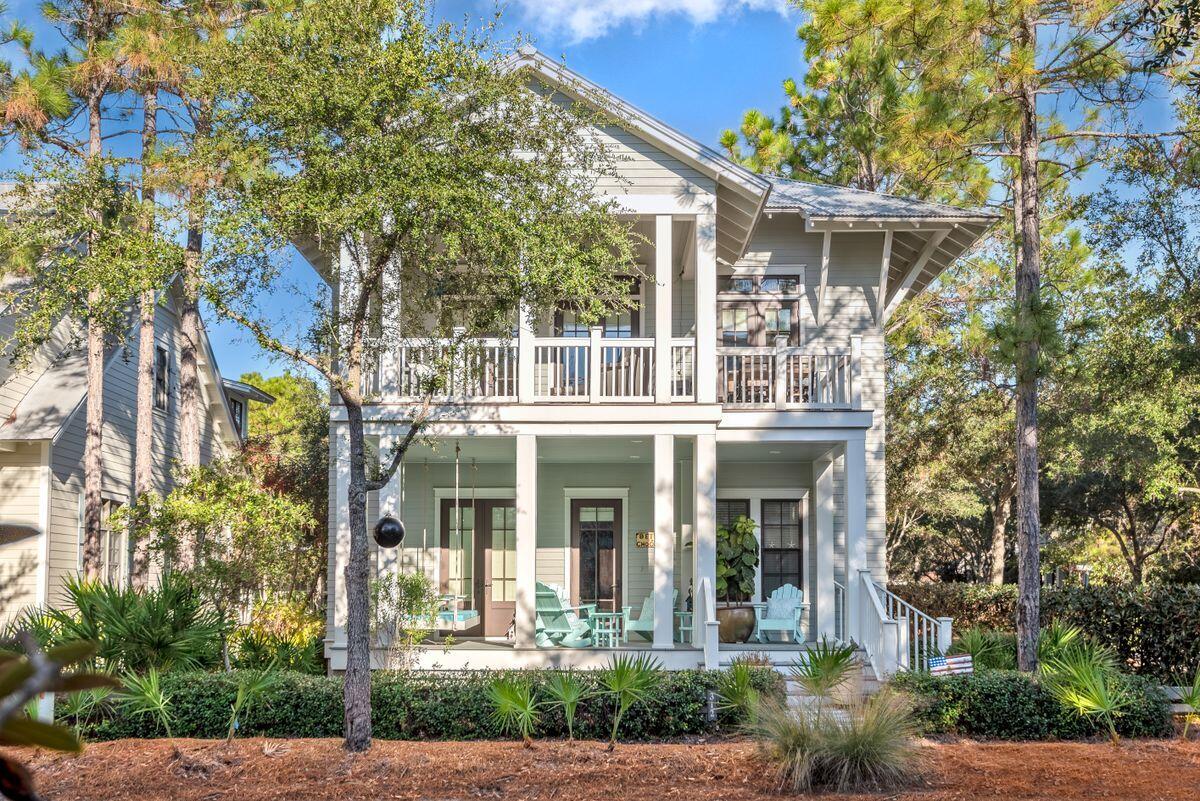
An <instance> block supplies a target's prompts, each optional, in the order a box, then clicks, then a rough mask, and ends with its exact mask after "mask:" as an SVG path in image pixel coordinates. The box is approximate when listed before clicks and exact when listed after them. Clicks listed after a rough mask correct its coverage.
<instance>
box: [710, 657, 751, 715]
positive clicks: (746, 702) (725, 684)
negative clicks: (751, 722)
mask: <svg viewBox="0 0 1200 801" xmlns="http://www.w3.org/2000/svg"><path fill="white" fill-rule="evenodd" d="M754 671H755V667H754V665H752V664H750V663H749V662H744V661H742V660H740V659H737V660H734V662H733V664H732V665H730V666H729V669H728V670H726V671H724V672H723V673H722V674H721V678H720V680H719V681H718V682H717V696H718V697H719V698H720V702H719V704H718V709H720V710H721V711H722V712H727V713H732V714H733V715H734V716H735V717H738V718H741V719H746V720H748V719H749V718H751V717H753V716H754V710H755V708H756V707H757V706H758V704H759V699H760V697H761V695H760V693H759V691H758V688H757V687H755V686H754Z"/></svg>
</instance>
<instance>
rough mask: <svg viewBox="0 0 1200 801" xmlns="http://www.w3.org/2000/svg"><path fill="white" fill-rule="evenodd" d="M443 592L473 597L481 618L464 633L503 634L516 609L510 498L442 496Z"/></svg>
mask: <svg viewBox="0 0 1200 801" xmlns="http://www.w3.org/2000/svg"><path fill="white" fill-rule="evenodd" d="M441 514H442V526H441V531H442V535H441V540H442V541H441V558H440V561H441V570H440V573H439V575H440V576H441V581H440V585H441V586H440V587H439V590H440V592H442V593H444V594H449V595H458V596H461V597H463V598H465V599H468V600H469V601H470V603H469V604H463V605H462V606H463V608H470V609H475V610H477V611H478V612H479V624H478V625H477V626H475V627H473V628H470V629H467V630H466V631H464V632H463V633H464V634H466V635H468V636H471V635H474V636H480V635H482V636H486V637H502V636H504V634H505V632H507V631H508V626H509V624H510V623H511V622H512V619H513V615H514V614H515V612H516V601H517V576H516V567H517V509H516V504H515V502H514V501H512V500H509V499H502V500H494V499H486V500H485V499H479V500H476V501H475V502H474V503H472V502H471V501H470V500H469V499H467V500H460V501H459V506H458V514H457V515H455V514H454V501H453V499H450V498H447V499H444V500H443V501H442V509H441Z"/></svg>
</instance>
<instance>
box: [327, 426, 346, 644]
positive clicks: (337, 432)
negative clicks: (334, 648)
mask: <svg viewBox="0 0 1200 801" xmlns="http://www.w3.org/2000/svg"><path fill="white" fill-rule="evenodd" d="M329 436H330V437H331V438H332V440H333V444H332V450H333V454H334V462H333V470H334V471H335V475H334V494H333V498H332V499H331V500H332V502H333V516H334V541H333V543H331V545H332V546H333V570H331V571H330V574H329V576H328V581H329V595H330V597H331V598H332V599H333V600H332V603H330V604H329V623H330V624H332V625H330V626H329V629H328V630H327V631H326V633H325V637H326V639H327V640H332V641H333V642H334V643H336V644H337V645H340V646H341V647H343V648H344V647H345V646H346V612H347V603H346V565H347V564H349V563H350V430H349V428H348V427H347V426H346V424H345V423H332V424H331V426H330V431H329Z"/></svg>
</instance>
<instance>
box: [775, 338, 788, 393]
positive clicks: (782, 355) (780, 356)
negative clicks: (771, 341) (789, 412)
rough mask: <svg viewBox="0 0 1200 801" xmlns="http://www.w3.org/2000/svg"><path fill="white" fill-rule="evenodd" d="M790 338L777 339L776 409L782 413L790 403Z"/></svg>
mask: <svg viewBox="0 0 1200 801" xmlns="http://www.w3.org/2000/svg"><path fill="white" fill-rule="evenodd" d="M787 367H788V338H787V337H785V336H783V335H782V334H781V335H779V336H777V337H775V381H774V384H775V386H774V387H772V389H773V390H774V392H775V408H776V409H779V410H780V411H782V410H784V409H786V408H787V403H788V380H787V379H788V376H787Z"/></svg>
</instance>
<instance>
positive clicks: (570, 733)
mask: <svg viewBox="0 0 1200 801" xmlns="http://www.w3.org/2000/svg"><path fill="white" fill-rule="evenodd" d="M546 694H547V695H549V696H550V698H551V701H552V702H553V703H554V705H556V706H561V707H562V711H563V717H564V718H565V719H566V721H567V739H568V740H574V739H575V710H577V709H578V708H579V704H580V702H581V701H583V700H584V699H585V698H587V697H588V696H589V695H591V693H590V691H589V690H588V689H587V688H586V687H584V686H583V682H581V681H580V680H579V677H578V676H576V675H575V674H574V673H572V672H570V671H566V672H563V673H554V674H552V675H551V676H550V678H549V680H547V682H546Z"/></svg>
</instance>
